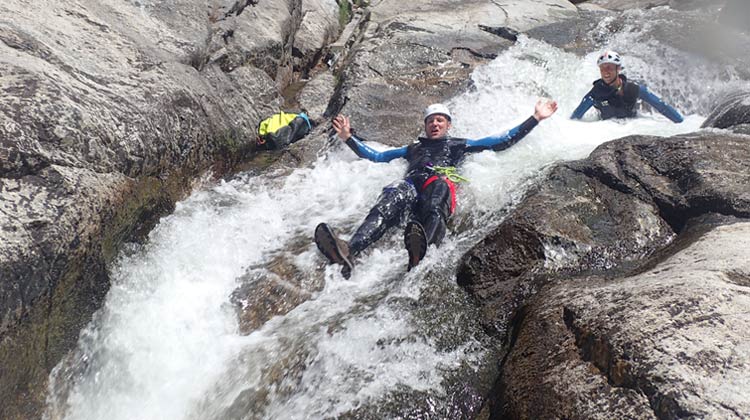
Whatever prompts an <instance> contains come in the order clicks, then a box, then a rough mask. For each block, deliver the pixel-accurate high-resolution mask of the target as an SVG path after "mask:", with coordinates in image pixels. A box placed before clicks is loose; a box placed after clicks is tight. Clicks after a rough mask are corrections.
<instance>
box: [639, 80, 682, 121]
mask: <svg viewBox="0 0 750 420" xmlns="http://www.w3.org/2000/svg"><path fill="white" fill-rule="evenodd" d="M638 97H639V98H641V99H643V100H644V101H645V102H646V103H647V104H649V105H651V106H652V107H654V108H656V110H657V111H659V112H660V113H661V114H662V115H664V116H665V117H667V118H669V119H670V120H672V121H673V122H676V123H681V122H682V121H683V118H682V115H680V113H679V112H677V110H676V109H674V108H672V107H671V106H669V105H667V104H666V103H664V101H662V100H661V99H659V97H657V96H656V95H654V94H653V93H651V91H649V90H648V89H647V88H646V86H643V85H641V86H640V88H639V90H638Z"/></svg>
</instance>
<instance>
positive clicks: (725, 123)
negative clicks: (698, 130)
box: [702, 90, 750, 129]
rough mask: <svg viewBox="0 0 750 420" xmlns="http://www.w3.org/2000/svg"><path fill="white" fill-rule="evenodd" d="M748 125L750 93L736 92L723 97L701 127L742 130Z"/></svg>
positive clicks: (749, 121) (749, 119)
mask: <svg viewBox="0 0 750 420" xmlns="http://www.w3.org/2000/svg"><path fill="white" fill-rule="evenodd" d="M748 124H750V91H744V90H740V91H736V92H732V93H730V94H728V95H726V97H724V98H723V99H722V100H721V101H720V102H719V103H718V104H717V105H716V107H715V108H714V111H713V112H712V113H711V114H709V116H708V118H706V121H705V122H704V123H703V125H702V127H714V128H727V129H735V128H738V129H742V128H743V127H746V126H747V125H748Z"/></svg>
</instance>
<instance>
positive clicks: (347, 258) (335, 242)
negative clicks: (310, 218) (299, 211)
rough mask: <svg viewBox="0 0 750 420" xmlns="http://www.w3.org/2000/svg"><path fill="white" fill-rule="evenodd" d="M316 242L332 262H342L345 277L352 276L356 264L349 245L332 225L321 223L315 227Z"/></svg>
mask: <svg viewBox="0 0 750 420" xmlns="http://www.w3.org/2000/svg"><path fill="white" fill-rule="evenodd" d="M315 244H316V245H318V249H319V250H320V252H322V253H323V255H325V256H326V258H328V261H329V262H331V264H341V266H342V267H341V275H342V276H344V278H345V279H348V278H349V277H351V275H352V270H353V269H354V264H353V263H352V260H351V255H350V254H349V245H348V244H347V243H346V241H343V240H341V239H339V237H338V236H336V234H335V233H334V232H333V229H331V228H330V226H328V225H327V224H325V223H321V224H319V225H318V226H317V227H316V228H315Z"/></svg>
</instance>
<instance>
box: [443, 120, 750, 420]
mask: <svg viewBox="0 0 750 420" xmlns="http://www.w3.org/2000/svg"><path fill="white" fill-rule="evenodd" d="M748 158H750V142H748V140H747V137H745V136H739V135H732V134H726V133H716V132H699V133H693V134H687V135H681V136H676V137H672V138H666V139H665V138H653V137H644V136H631V137H627V138H623V139H620V140H616V141H613V142H609V143H605V144H604V145H602V146H600V147H598V148H597V149H596V150H595V151H594V152H593V153H592V154H591V156H590V157H589V158H587V159H584V160H581V161H577V162H570V163H563V164H560V165H558V166H557V167H555V168H554V169H552V170H551V172H550V174H549V175H548V177H547V179H546V180H545V181H544V182H542V183H541V184H540V186H539V187H537V188H536V189H535V190H533V191H531V192H530V193H529V194H528V195H527V197H526V198H525V199H524V200H523V201H522V202H521V203H520V204H519V205H518V207H517V208H515V209H514V211H513V212H512V213H511V214H510V215H509V216H508V218H507V219H506V220H505V221H504V222H503V223H501V225H500V226H499V227H498V228H497V229H495V230H494V231H493V232H491V233H490V234H489V235H488V236H487V237H486V238H485V239H484V240H483V241H482V242H481V243H480V244H478V245H477V246H475V247H474V248H473V249H472V250H471V251H470V252H469V253H467V254H466V255H465V256H464V258H463V261H462V264H461V266H460V267H459V270H458V281H459V283H460V284H461V285H463V286H464V287H465V288H466V289H467V290H468V291H469V292H470V294H471V295H472V296H473V297H474V298H475V299H476V300H477V302H478V304H479V306H480V309H481V311H482V321H481V322H482V323H483V325H484V327H485V329H487V330H488V331H491V332H493V333H494V334H495V335H496V336H497V337H498V338H499V339H501V340H505V341H507V342H509V343H511V344H510V348H511V350H510V354H509V355H508V356H507V358H506V361H505V363H504V365H503V367H502V369H501V370H502V373H501V378H500V380H499V382H498V384H497V385H496V390H497V393H496V394H495V395H494V396H493V398H494V402H493V409H492V411H493V415H500V414H501V413H502V416H506V417H504V418H554V417H566V416H572V414H573V413H585V414H582V417H583V418H611V416H615V417H618V418H682V415H681V414H680V413H683V414H684V413H698V414H697V418H699V417H702V416H701V415H700V413H725V412H731V411H732V410H736V412H737V413H742V412H744V411H743V410H746V407H745V406H744V405H743V404H742V403H740V402H737V401H734V400H732V401H734V402H732V401H729V400H731V398H729V399H728V400H722V399H721V398H720V397H713V396H705V397H703V395H705V394H706V392H705V391H704V390H702V389H699V387H700V386H702V385H695V387H693V386H690V384H698V383H700V381H698V380H696V379H695V377H694V376H692V373H691V374H685V375H684V376H680V374H681V372H682V371H683V367H682V366H681V365H678V364H677V363H676V362H675V361H674V360H671V359H664V360H663V361H660V362H659V363H662V364H663V366H662V367H664V369H667V367H668V366H671V368H669V369H671V370H669V369H668V370H669V375H671V376H668V377H667V376H658V375H659V373H649V374H648V375H652V376H651V377H649V379H644V380H643V381H642V382H638V380H636V379H633V378H632V377H627V375H626V374H624V373H623V372H622V369H624V368H623V366H624V365H622V363H620V362H619V361H620V360H625V362H623V363H629V361H630V360H632V359H633V358H638V357H641V354H640V353H638V352H637V351H634V350H632V347H633V346H637V345H636V344H635V343H639V341H638V340H639V339H641V340H643V343H641V344H638V345H642V346H643V347H644V349H645V348H647V347H648V346H651V345H653V343H654V342H653V340H650V339H649V337H650V335H649V334H651V333H649V332H648V331H650V330H648V329H646V330H645V331H647V332H645V333H643V334H640V333H639V335H638V338H632V339H630V338H628V339H627V340H628V343H629V344H627V345H630V346H631V347H617V348H618V351H620V352H621V353H617V357H619V359H617V358H607V356H602V355H601V354H600V353H602V352H603V351H605V350H607V351H609V350H608V348H604V350H602V346H603V344H601V342H600V341H602V340H603V341H604V342H607V343H609V342H612V341H611V340H612V339H613V337H612V336H608V335H606V334H600V333H596V334H593V333H591V334H589V335H587V333H586V331H587V330H586V328H588V327H580V328H579V327H575V326H576V325H579V324H578V321H577V319H578V318H580V315H579V314H580V313H581V311H583V310H584V308H587V309H586V311H594V312H596V313H597V314H598V315H597V317H599V318H597V319H598V322H600V323H601V324H600V325H607V327H606V328H607V331H609V332H611V333H612V334H613V336H614V335H616V334H620V333H623V335H622V336H619V335H618V337H625V336H626V335H628V334H627V333H626V332H625V331H626V330H625V327H624V324H625V321H624V320H625V319H628V320H629V322H632V323H633V324H632V325H633V327H632V328H630V329H627V331H628V332H630V333H632V335H633V336H634V335H635V334H634V333H635V330H636V329H638V328H641V327H642V326H644V325H647V324H648V325H653V322H654V321H653V319H652V318H651V317H650V316H651V315H650V313H649V312H646V311H643V310H642V309H643V306H649V307H652V306H653V307H658V308H667V307H669V306H668V305H671V304H672V303H669V304H668V303H665V302H667V301H668V300H669V299H673V300H669V302H677V301H680V300H681V299H684V300H688V301H689V300H690V299H693V300H696V301H701V302H702V301H703V299H704V295H705V293H706V290H707V289H706V288H705V287H707V286H705V285H703V284H701V281H698V280H700V279H703V278H706V277H705V273H708V272H711V271H712V270H713V268H711V267H712V265H711V264H713V262H711V263H708V262H706V259H707V258H703V257H702V254H699V253H692V252H687V251H685V252H686V254H684V255H683V256H682V257H680V259H679V260H670V258H672V255H676V254H679V253H680V252H682V250H683V249H685V248H689V247H691V246H692V245H693V244H694V243H695V242H697V241H699V240H700V237H701V235H702V234H703V233H705V232H706V230H708V228H707V226H708V227H711V226H713V225H724V224H732V223H737V221H738V220H740V221H744V220H746V219H747V218H748V217H750V195H748V193H747V191H746V188H745V186H744V185H746V184H747V182H750V164H747V160H748ZM713 214H720V215H722V216H721V217H719V219H720V222H715V221H714V218H712V216H711V215H713ZM717 217H718V216H717ZM693 226H696V227H693ZM743 229H746V228H743ZM729 231H730V232H732V234H735V235H737V236H738V237H739V236H741V233H738V231H736V230H734V229H729ZM696 232H697V233H696ZM737 241H738V239H737V238H735V239H732V240H729V239H726V240H725V242H724V244H725V245H719V244H718V242H715V241H714V242H711V244H710V245H701V246H702V247H705V248H706V249H709V248H719V247H724V248H726V249H725V250H723V251H721V252H723V253H725V254H726V255H723V254H722V256H716V257H715V259H716V260H717V261H718V260H721V261H722V262H721V264H723V265H722V266H723V267H726V268H725V271H726V272H727V273H730V272H735V271H736V272H738V273H740V274H739V275H737V276H734V277H733V278H735V279H740V280H739V281H740V282H741V281H742V280H741V279H742V278H743V276H744V274H742V273H743V272H744V270H746V268H743V267H745V266H744V265H743V264H746V263H745V262H744V261H745V260H746V258H745V257H744V256H743V255H742V253H743V252H746V251H744V247H743V245H742V244H741V243H738V242H737ZM740 242H741V241H740ZM738 253H739V254H738ZM689 258H693V259H694V260H695V261H696V264H697V265H696V264H692V265H689V264H687V259H689ZM674 261H678V262H674ZM655 266H656V267H662V268H654V267H655ZM666 266H669V267H670V268H668V269H667V268H663V267H666ZM677 266H684V269H681V270H676V269H675V267H677ZM691 270H695V271H696V273H702V274H696V275H692V274H691V275H690V276H688V273H689V272H691ZM646 272H649V273H651V274H642V273H646ZM659 273H662V274H661V275H659ZM650 275H652V277H649V276H650ZM644 276H645V277H644ZM726 276H727V277H731V276H733V274H727V275H726ZM719 277H721V276H719ZM688 278H690V279H692V280H691V282H690V285H691V286H690V288H685V290H684V291H679V292H678V291H677V289H678V285H679V287H683V286H685V284H686V283H685V282H686V279H688ZM662 279H665V280H664V281H663V282H662V281H661V280H662ZM666 279H668V280H666ZM717 281H718V283H716V284H717V285H722V284H724V283H722V282H724V280H722V279H720V278H719V279H718V280H717ZM610 284H613V285H618V286H612V287H614V288H616V289H617V290H619V291H625V290H627V293H628V295H627V297H625V295H617V294H616V293H613V294H611V295H607V296H605V293H602V292H601V290H602V289H599V287H601V288H607V287H609V285H610ZM636 284H637V286H636ZM725 286H726V285H725ZM726 287H728V288H730V289H732V292H729V291H727V292H726V293H723V292H721V293H719V295H721V296H722V297H717V300H716V302H718V301H721V302H723V303H721V305H723V307H722V309H721V312H722V313H725V314H727V315H728V314H730V313H732V312H733V311H734V312H737V311H739V308H740V307H742V306H743V305H745V304H744V303H743V302H744V301H743V299H744V298H743V296H744V292H743V291H742V290H743V289H742V288H738V287H735V286H731V285H730V286H726ZM726 287H725V289H726ZM561 290H565V293H570V295H569V297H570V300H565V299H561V298H560V296H559V295H558V294H556V293H557V292H559V291H561ZM665 290H673V293H674V295H673V296H672V297H670V298H667V297H666V296H665V294H666V293H664V291H665ZM719 290H724V289H719ZM693 293H694V294H695V295H694V296H692V297H690V296H691V294H693ZM573 295H575V297H573ZM678 295H679V296H678ZM583 296H588V297H589V298H587V299H589V300H586V301H585V303H584V298H583ZM600 298H602V299H604V300H603V301H599V299H600ZM662 298H664V300H663V301H662V300H660V299H662ZM625 300H627V301H628V302H631V303H634V305H635V306H634V307H633V308H631V309H628V310H624V309H623V313H622V314H620V313H619V312H618V310H605V309H606V308H605V307H606V305H607V302H609V303H611V304H612V305H616V304H617V302H623V301H625ZM732 301H736V302H737V303H736V305H735V304H734V303H729V302H732ZM574 302H581V303H580V304H578V303H574ZM635 302H639V304H640V305H642V306H641V307H637V308H636V306H637V304H635ZM565 305H567V306H565ZM710 305H714V304H713V303H712V304H710ZM716 305H719V303H716ZM711 307H715V306H711ZM571 308H574V309H571ZM675 308H679V306H675ZM696 308H698V309H695V310H692V309H691V311H692V312H691V313H692V314H693V315H694V314H696V313H698V312H699V311H700V310H701V309H700V307H696ZM563 309H565V311H563ZM599 309H601V310H602V311H601V312H599V311H598V310H599ZM676 310H677V313H681V310H678V309H676ZM584 312H585V311H584ZM563 313H565V314H568V315H566V316H567V317H568V318H565V319H564V318H563ZM693 315H690V314H686V315H685V316H686V317H689V316H693ZM571 317H572V318H571ZM566 319H567V321H566ZM570 319H572V321H571V320H570ZM663 319H666V318H663ZM686 319H687V318H686ZM566 322H567V323H568V324H566ZM587 322H588V321H587ZM566 325H567V326H566ZM636 325H637V326H636ZM683 326H684V324H682V323H678V322H671V323H666V322H663V323H660V324H659V328H661V330H660V331H663V333H664V334H665V336H667V335H675V334H683V333H684V334H687V338H684V339H685V340H692V341H693V342H694V343H695V346H696V350H695V351H696V352H697V351H699V350H701V351H703V352H705V353H711V352H716V351H717V350H716V346H715V341H711V340H710V339H709V340H704V338H703V335H702V334H703V332H702V331H701V330H700V329H696V330H694V331H691V332H689V333H688V332H687V331H683ZM734 327H735V326H734V325H733V326H731V327H727V328H728V329H731V328H734ZM654 328H656V327H654ZM738 328H739V327H738ZM743 328H746V327H743ZM566 331H567V332H566ZM743 331H744V330H743V329H740V330H739V332H738V333H737V334H738V336H739V335H741V334H743ZM566 334H567V335H566ZM592 334H593V338H592ZM651 335H653V334H651ZM597 340H598V341H597ZM623 340H626V339H625V338H623ZM728 343H735V344H728V346H730V349H728V350H727V351H728V352H730V353H733V354H735V353H736V354H739V355H741V357H740V359H738V362H737V364H736V365H733V366H735V368H734V369H735V373H736V374H738V375H739V372H741V371H742V369H741V366H742V364H743V362H742V360H743V358H744V357H747V354H746V353H747V352H746V351H745V350H743V349H742V347H741V345H739V344H738V343H739V341H737V340H735V341H732V340H731V339H730V340H729V341H728ZM617 345H620V344H619V342H618V344H617ZM621 345H622V346H626V344H621ZM738 346H739V347H738ZM676 347H679V345H677V346H676ZM586 349H588V350H586ZM639 351H641V350H639ZM643 351H644V352H645V351H646V350H643ZM579 353H580V354H581V355H578V354H579ZM600 359H601V360H600ZM602 360H603V361H602ZM690 360H692V359H690ZM711 360H718V359H717V358H715V357H713V356H711ZM683 361H684V362H685V363H688V366H693V365H692V363H693V362H692V361H689V360H688V359H684V360H683ZM605 362H606V363H605ZM610 362H612V363H610ZM649 363H650V362H649ZM695 363H699V362H695ZM711 363H713V362H711ZM592 365H593V366H595V367H597V368H598V369H600V370H606V369H609V370H610V371H611V372H608V373H606V374H604V373H592ZM678 366H679V367H678ZM651 367H653V365H651V364H648V363H646V362H644V364H643V365H642V366H640V367H639V368H638V369H639V372H642V373H639V374H642V375H647V374H646V373H645V372H646V371H648V370H649V369H650V368H651ZM686 369H687V368H686ZM735 373H733V374H735ZM639 374H635V373H633V374H632V375H639ZM608 375H609V376H608ZM618 375H619V376H618ZM623 375H625V376H623ZM628 375H630V374H628ZM648 375H647V376H648ZM708 377H712V378H714V379H711V380H718V379H716V378H718V376H715V374H714V373H710V374H709V373H706V378H708ZM573 378H575V380H573ZM623 378H625V379H623ZM659 378H662V379H663V381H662V382H659V383H658V386H656V385H653V383H656V382H658V381H660V380H662V379H659ZM664 378H666V379H664ZM676 378H679V380H678V379H676ZM633 381H636V382H637V383H636V384H634V383H633ZM571 383H574V385H573V386H571V385H570V384H571ZM540 384H541V385H540ZM652 385H653V387H651V386H652ZM733 386H734V385H733ZM649 387H651V388H649ZM654 387H655V388H654ZM532 388H533V390H532ZM736 389H737V390H739V389H740V386H739V385H737V387H736ZM729 394H731V392H730V393H729ZM729 394H727V395H729ZM696 400H697V401H696ZM745 400H747V398H746V396H745ZM542 401H549V404H546V405H545V404H541V402H542ZM728 401H729V402H728ZM738 401H742V400H741V399H740V400H738ZM722 404H728V405H727V406H726V407H724V406H722ZM722 407H723V408H722ZM680 410H685V411H684V412H683V411H680ZM595 413H599V414H596V415H595ZM604 413H606V414H604ZM602 416H604V417H602ZM719 417H721V416H719ZM741 417H742V415H740V416H739V417H737V418H741ZM730 418H731V417H730Z"/></svg>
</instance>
